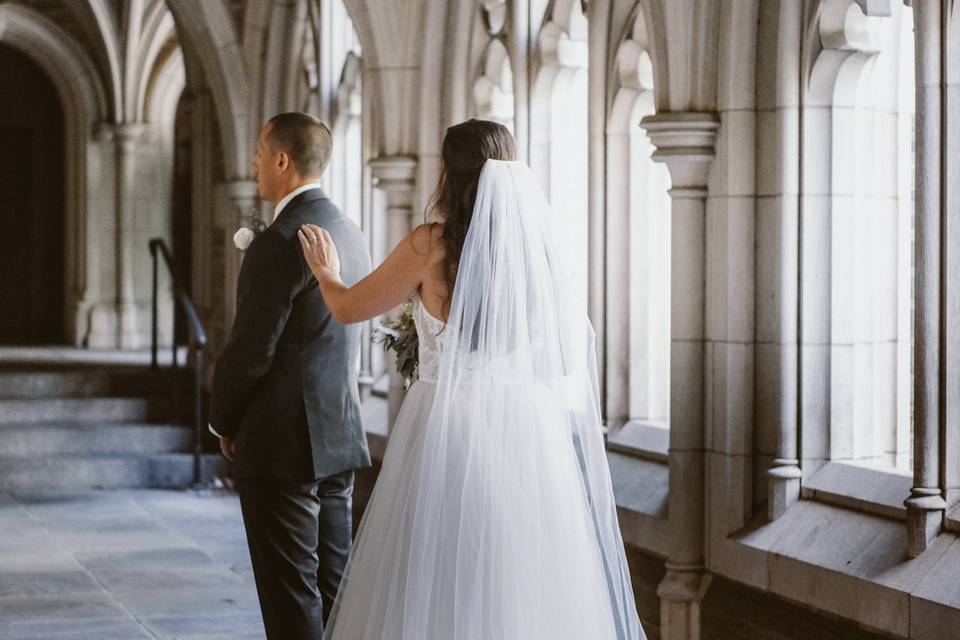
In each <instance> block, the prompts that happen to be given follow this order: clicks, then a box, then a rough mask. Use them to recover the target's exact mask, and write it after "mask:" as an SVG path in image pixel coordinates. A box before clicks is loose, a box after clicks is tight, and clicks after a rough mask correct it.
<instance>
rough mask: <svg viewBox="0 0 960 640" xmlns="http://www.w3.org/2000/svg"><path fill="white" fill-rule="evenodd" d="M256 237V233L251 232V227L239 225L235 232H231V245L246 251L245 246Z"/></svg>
mask: <svg viewBox="0 0 960 640" xmlns="http://www.w3.org/2000/svg"><path fill="white" fill-rule="evenodd" d="M256 237H257V234H255V233H254V232H253V229H251V228H249V227H240V228H239V229H237V232H236V233H235V234H233V246H235V247H236V248H237V249H240V251H246V250H247V247H249V246H250V243H251V242H253V239H254V238H256Z"/></svg>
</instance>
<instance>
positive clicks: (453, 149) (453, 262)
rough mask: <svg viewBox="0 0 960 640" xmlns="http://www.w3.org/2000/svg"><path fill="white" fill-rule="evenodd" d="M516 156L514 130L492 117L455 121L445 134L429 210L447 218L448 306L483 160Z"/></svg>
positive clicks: (444, 270) (443, 264) (445, 274)
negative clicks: (438, 178)
mask: <svg viewBox="0 0 960 640" xmlns="http://www.w3.org/2000/svg"><path fill="white" fill-rule="evenodd" d="M516 156H517V149H516V143H515V142H514V140H513V135H512V134H511V133H510V130H509V129H507V128H506V127H505V126H503V125H502V124H498V123H496V122H491V121H489V120H467V121H466V122H461V123H460V124H455V125H453V126H452V127H450V128H449V129H447V134H446V135H445V136H444V137H443V150H442V152H441V159H442V165H441V168H440V181H439V182H438V183H437V188H436V190H435V191H434V192H433V197H431V198H430V204H429V206H428V210H429V211H431V212H433V214H434V215H435V216H436V217H437V218H439V219H440V220H442V221H443V234H442V235H441V237H440V239H441V241H442V242H443V247H444V249H445V251H446V255H445V256H444V258H443V261H442V262H441V263H440V267H439V268H440V270H441V275H442V276H443V279H444V281H445V282H446V284H447V295H446V300H445V301H444V307H447V306H448V305H449V304H450V300H451V298H452V296H453V285H454V282H455V281H456V279H457V265H458V264H459V263H460V253H461V251H463V243H464V241H465V240H466V238H467V230H468V229H469V228H470V218H471V217H473V205H474V202H475V201H476V199H477V184H478V183H479V181H480V170H481V169H482V168H483V163H484V162H486V161H487V160H489V159H492V160H516Z"/></svg>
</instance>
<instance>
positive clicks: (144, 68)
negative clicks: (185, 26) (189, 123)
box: [127, 3, 186, 122]
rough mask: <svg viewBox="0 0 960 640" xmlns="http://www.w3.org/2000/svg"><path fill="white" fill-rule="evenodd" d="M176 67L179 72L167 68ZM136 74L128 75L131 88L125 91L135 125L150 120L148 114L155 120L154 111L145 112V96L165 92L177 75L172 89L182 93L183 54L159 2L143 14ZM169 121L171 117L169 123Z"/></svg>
mask: <svg viewBox="0 0 960 640" xmlns="http://www.w3.org/2000/svg"><path fill="white" fill-rule="evenodd" d="M177 64H179V65H180V70H179V71H177V70H176V69H175V68H173V69H171V68H170V67H171V65H172V66H174V67H176V65H177ZM135 67H136V72H135V73H133V74H131V76H130V77H131V79H132V80H133V83H134V84H133V86H131V87H129V88H128V98H127V99H128V101H129V103H130V104H129V106H128V113H129V114H130V117H131V118H133V119H134V120H135V121H137V122H142V121H148V122H151V121H152V122H156V121H157V120H155V119H154V120H151V119H150V118H149V117H148V114H150V112H152V117H153V118H156V117H158V112H157V110H156V108H152V109H149V110H148V103H147V96H148V93H154V94H156V92H157V88H158V87H163V90H164V91H169V90H170V89H171V86H170V84H169V81H170V80H173V79H175V78H176V77H178V76H180V77H181V79H180V80H179V81H175V84H174V85H173V86H174V88H175V87H176V86H177V84H179V88H180V90H181V91H182V90H183V87H184V86H185V82H186V79H185V75H184V72H183V54H182V52H181V51H180V47H179V45H178V44H177V30H176V25H175V23H174V20H173V15H172V14H171V13H170V12H169V10H168V9H167V8H166V5H165V4H163V3H156V4H154V5H151V7H150V10H148V12H147V13H146V14H145V15H144V20H143V34H142V36H141V43H140V47H139V51H138V52H137V58H136V61H135ZM170 121H171V122H172V115H171V120H170Z"/></svg>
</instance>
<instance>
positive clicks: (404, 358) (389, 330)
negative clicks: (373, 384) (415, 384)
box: [373, 301, 420, 388]
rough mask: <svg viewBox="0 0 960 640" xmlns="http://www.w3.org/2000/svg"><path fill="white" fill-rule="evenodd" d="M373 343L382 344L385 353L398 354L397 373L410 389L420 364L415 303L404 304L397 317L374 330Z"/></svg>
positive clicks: (389, 318) (388, 319)
mask: <svg viewBox="0 0 960 640" xmlns="http://www.w3.org/2000/svg"><path fill="white" fill-rule="evenodd" d="M373 342H374V343H377V344H382V345H383V350H384V351H393V352H394V353H396V354H397V372H398V373H399V374H400V375H401V376H403V383H404V387H405V388H406V387H409V386H410V383H411V382H412V381H413V379H414V377H415V376H416V375H417V366H418V365H419V364H420V363H419V357H418V356H419V350H418V348H417V347H418V344H419V341H418V339H417V327H416V324H414V322H413V303H412V302H410V301H408V302H406V303H404V304H403V305H402V306H401V307H400V313H399V314H398V315H397V316H395V317H388V318H387V319H386V320H384V321H383V322H382V323H381V324H380V326H379V327H377V328H376V329H375V330H374V332H373Z"/></svg>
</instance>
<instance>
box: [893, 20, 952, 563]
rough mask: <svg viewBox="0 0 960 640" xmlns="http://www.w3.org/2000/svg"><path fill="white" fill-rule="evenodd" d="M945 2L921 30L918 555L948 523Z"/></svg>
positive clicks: (913, 534)
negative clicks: (943, 321)
mask: <svg viewBox="0 0 960 640" xmlns="http://www.w3.org/2000/svg"><path fill="white" fill-rule="evenodd" d="M945 19H946V16H944V14H943V4H942V3H940V2H918V3H916V6H915V8H914V32H915V34H916V40H915V42H916V80H917V113H916V132H917V133H916V200H915V213H914V216H915V234H916V235H915V252H916V253H915V255H916V258H915V260H916V263H915V272H914V296H915V298H914V314H915V315H914V379H913V384H914V388H913V389H914V390H913V394H914V422H913V425H914V426H913V428H914V433H913V487H912V488H911V489H910V497H909V498H907V499H906V501H905V502H904V504H905V505H906V507H907V534H908V535H907V553H908V554H909V555H910V556H911V557H916V556H918V555H920V554H921V553H923V551H924V550H926V548H927V547H928V546H929V545H930V543H931V542H932V541H933V538H934V537H936V536H937V534H939V532H940V527H941V525H942V524H943V515H944V510H945V509H946V506H947V504H946V501H945V500H944V498H943V495H942V491H941V487H940V425H941V422H942V416H941V411H940V401H941V393H942V391H943V389H942V387H941V383H940V378H941V373H942V371H941V367H942V358H941V354H942V350H941V342H942V341H941V325H940V316H941V303H942V300H941V286H942V283H941V276H940V274H941V266H942V265H941V251H942V245H941V234H942V224H943V217H944V216H943V213H944V211H943V209H942V206H941V205H942V202H941V189H942V180H943V178H944V176H943V172H942V164H941V161H942V157H941V149H942V144H943V142H944V141H943V138H942V136H941V132H942V130H943V129H942V127H943V118H944V115H945V114H944V113H943V111H942V104H943V103H942V97H943V94H942V92H943V88H942V84H941V83H942V82H943V70H942V67H941V60H942V57H941V47H942V45H943V40H942V36H941V34H942V24H943V21H944V20H945Z"/></svg>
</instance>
